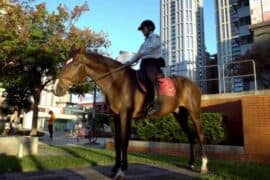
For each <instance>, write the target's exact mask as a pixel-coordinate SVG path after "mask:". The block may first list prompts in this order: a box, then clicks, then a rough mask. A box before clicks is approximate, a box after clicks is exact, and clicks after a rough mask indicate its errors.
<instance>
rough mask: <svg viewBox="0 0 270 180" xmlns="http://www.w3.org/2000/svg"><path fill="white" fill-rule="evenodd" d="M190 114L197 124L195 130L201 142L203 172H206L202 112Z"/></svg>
mask: <svg viewBox="0 0 270 180" xmlns="http://www.w3.org/2000/svg"><path fill="white" fill-rule="evenodd" d="M190 115H191V117H192V119H193V123H194V126H195V130H196V132H197V135H198V139H199V144H200V150H201V155H202V165H201V173H202V174H206V173H207V171H208V170H207V161H208V160H207V156H206V153H205V149H204V133H203V127H202V119H201V112H200V110H198V111H192V112H190Z"/></svg>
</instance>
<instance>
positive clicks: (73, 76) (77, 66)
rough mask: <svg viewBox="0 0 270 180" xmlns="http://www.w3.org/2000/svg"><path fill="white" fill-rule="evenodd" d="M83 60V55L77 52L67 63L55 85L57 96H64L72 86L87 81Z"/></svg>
mask: <svg viewBox="0 0 270 180" xmlns="http://www.w3.org/2000/svg"><path fill="white" fill-rule="evenodd" d="M83 58H84V56H83V54H82V53H79V52H77V53H75V54H73V55H72V56H71V58H70V59H68V60H67V61H66V63H65V64H64V66H63V70H62V71H61V73H60V74H59V76H58V79H57V80H56V82H55V84H54V93H55V95H57V96H63V95H65V93H66V92H67V90H68V89H69V88H70V87H71V86H73V85H74V84H78V83H82V82H83V81H85V78H86V73H85V64H84V63H83Z"/></svg>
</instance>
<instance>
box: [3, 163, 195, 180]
mask: <svg viewBox="0 0 270 180" xmlns="http://www.w3.org/2000/svg"><path fill="white" fill-rule="evenodd" d="M110 168H111V166H97V167H89V168H81V169H62V170H55V171H40V172H27V173H6V174H0V179H1V180H84V179H89V180H107V179H111V178H110V177H109V173H110ZM199 176H200V174H199V173H196V172H192V171H189V170H186V169H182V168H173V169H171V168H170V169H165V168H160V167H154V166H149V165H143V164H130V165H129V170H128V171H126V172H125V179H127V180H152V179H154V180H163V179H164V180H167V179H169V180H173V179H183V180H189V179H193V178H195V177H199Z"/></svg>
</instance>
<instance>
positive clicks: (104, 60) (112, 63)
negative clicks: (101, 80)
mask: <svg viewBox="0 0 270 180" xmlns="http://www.w3.org/2000/svg"><path fill="white" fill-rule="evenodd" d="M85 54H86V56H88V57H89V58H90V57H91V58H95V59H98V63H100V64H101V65H104V66H109V67H115V68H117V67H120V66H123V65H124V64H123V63H121V62H119V61H116V60H114V59H112V58H110V57H106V56H104V55H102V54H99V53H95V52H87V53H85Z"/></svg>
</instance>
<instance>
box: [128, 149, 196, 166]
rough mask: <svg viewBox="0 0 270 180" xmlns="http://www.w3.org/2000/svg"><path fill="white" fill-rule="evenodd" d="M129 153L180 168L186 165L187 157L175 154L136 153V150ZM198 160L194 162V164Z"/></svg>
mask: <svg viewBox="0 0 270 180" xmlns="http://www.w3.org/2000/svg"><path fill="white" fill-rule="evenodd" d="M129 155H130V156H131V157H132V156H134V157H137V158H143V159H145V160H147V161H148V160H150V161H152V162H161V163H163V164H170V165H174V166H177V167H181V168H187V167H188V159H187V158H182V157H176V156H165V155H159V154H153V153H144V154H142V153H137V152H130V153H129ZM197 164H198V162H196V165H197Z"/></svg>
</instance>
